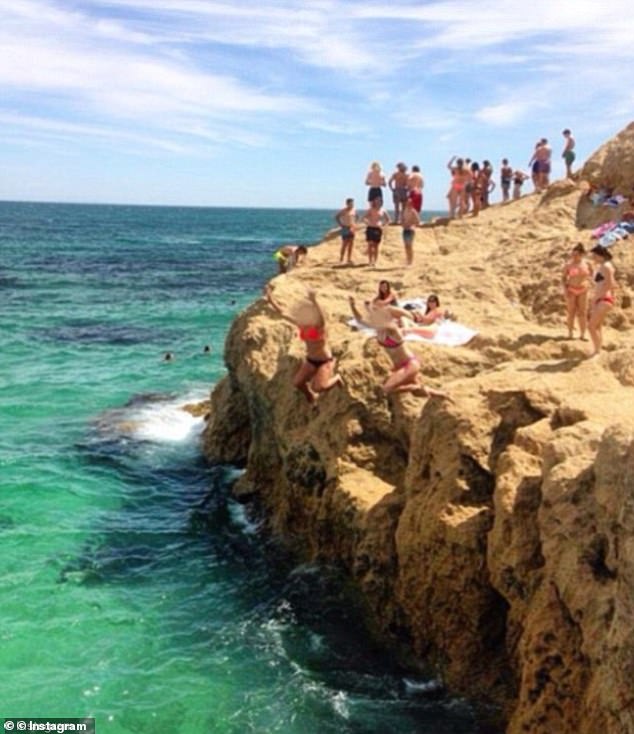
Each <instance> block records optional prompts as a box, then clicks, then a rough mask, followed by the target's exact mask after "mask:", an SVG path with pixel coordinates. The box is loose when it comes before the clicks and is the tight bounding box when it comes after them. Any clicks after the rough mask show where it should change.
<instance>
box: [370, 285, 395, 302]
mask: <svg viewBox="0 0 634 734" xmlns="http://www.w3.org/2000/svg"><path fill="white" fill-rule="evenodd" d="M372 305H373V306H398V299H397V297H396V294H395V293H393V292H392V286H391V285H390V282H389V280H380V281H379V290H378V292H377V294H376V296H374V298H373V299H372Z"/></svg>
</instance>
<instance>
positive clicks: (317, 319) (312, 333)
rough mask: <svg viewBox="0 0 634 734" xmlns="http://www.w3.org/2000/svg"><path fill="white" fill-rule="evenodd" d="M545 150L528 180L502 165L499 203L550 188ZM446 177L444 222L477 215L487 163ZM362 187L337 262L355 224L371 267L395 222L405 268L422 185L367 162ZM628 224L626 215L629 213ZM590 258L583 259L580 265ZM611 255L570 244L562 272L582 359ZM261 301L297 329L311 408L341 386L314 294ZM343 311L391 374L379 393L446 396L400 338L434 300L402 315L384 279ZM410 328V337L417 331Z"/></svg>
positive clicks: (487, 189) (596, 334)
mask: <svg viewBox="0 0 634 734" xmlns="http://www.w3.org/2000/svg"><path fill="white" fill-rule="evenodd" d="M563 135H564V138H565V146H564V150H563V152H562V157H563V158H564V161H565V164H566V174H567V175H568V176H571V175H572V170H571V166H572V163H573V162H574V160H575V152H574V148H575V141H574V138H573V137H572V134H571V132H570V130H568V129H566V130H564V131H563ZM551 158H552V150H551V148H550V146H549V145H548V141H547V139H545V138H541V139H540V140H539V141H538V142H537V144H536V145H535V149H534V152H533V155H532V157H531V159H530V161H529V166H530V167H531V175H530V176H529V175H528V174H526V173H524V172H523V171H518V170H513V168H512V167H511V166H510V165H509V164H508V160H507V159H503V161H502V167H501V169H500V188H501V191H502V201H503V202H506V201H509V199H510V198H511V193H510V189H511V185H512V186H513V198H514V199H517V198H519V197H520V195H521V186H522V184H523V183H524V181H525V180H527V179H528V178H532V180H533V185H534V187H535V190H536V191H542V190H544V189H545V188H546V187H548V185H549V183H550V178H549V177H550V172H551ZM447 167H448V169H449V170H450V172H451V185H450V189H449V192H448V193H447V198H448V200H449V214H450V217H454V216H458V217H460V216H464V215H465V214H467V213H468V212H469V211H471V213H472V215H473V216H477V215H478V214H479V212H480V210H481V209H482V208H486V207H487V206H488V205H489V195H490V193H491V192H492V191H493V190H494V189H495V183H494V182H493V180H492V175H493V167H492V166H491V164H490V163H489V161H483V163H482V165H481V166H480V165H479V164H478V163H477V162H471V161H469V159H462V158H458V157H456V156H454V157H452V158H451V160H450V161H449V163H448V164H447ZM365 182H366V185H367V186H368V195H367V199H368V208H367V210H366V212H365V213H364V215H363V216H362V217H361V218H359V217H358V215H357V212H356V209H355V205H354V199H352V198H348V199H346V202H345V206H344V207H343V208H342V209H340V210H339V211H338V212H337V213H336V214H335V220H336V222H337V225H338V227H339V233H340V236H341V250H340V258H339V262H340V264H352V263H353V261H352V251H353V245H354V239H355V233H356V229H357V226H358V224H359V223H360V222H362V223H363V224H365V225H366V231H365V234H366V242H367V256H368V264H369V265H371V266H372V265H375V264H376V262H377V258H378V252H379V245H380V243H381V240H382V234H383V227H385V226H386V225H388V224H391V223H394V224H400V225H401V227H402V232H403V235H402V236H403V244H404V247H405V257H406V265H407V266H411V265H412V263H413V242H414V237H415V227H417V226H420V225H421V219H420V211H421V208H422V203H423V187H424V180H423V176H422V174H421V172H420V168H419V167H418V166H412V170H411V172H408V167H407V165H406V164H405V163H402V162H400V163H398V164H397V165H396V169H395V171H394V173H393V174H392V175H391V176H390V177H389V179H386V177H385V176H384V174H383V172H382V169H381V166H380V164H379V163H378V162H376V161H374V162H373V163H372V164H371V165H370V168H369V171H368V173H367V176H366V179H365ZM386 186H387V187H388V188H389V189H390V191H391V192H392V199H393V202H394V219H392V218H391V217H390V215H389V213H388V212H387V211H386V210H385V209H384V207H383V188H384V187H386ZM632 218H633V220H634V214H633V215H632ZM306 254H307V249H306V248H305V247H303V246H290V245H289V246H285V247H282V248H280V249H279V250H278V251H277V253H276V255H275V257H276V260H277V261H278V265H279V268H280V272H287V270H288V269H290V268H291V267H293V266H295V265H297V264H299V263H300V262H301V261H302V259H303V258H304V257H305V256H306ZM588 255H589V256H590V260H589V259H588ZM611 260H612V254H611V252H610V250H609V249H608V248H607V247H605V246H604V245H602V244H596V245H595V246H594V247H592V249H591V250H590V252H589V253H587V252H586V249H585V248H584V246H583V245H582V244H581V243H578V244H576V245H575V246H574V247H573V248H572V251H571V252H570V254H569V256H568V259H567V261H566V264H565V266H564V267H563V273H562V286H563V291H564V297H565V306H566V323H567V328H568V337H569V338H571V339H572V338H573V336H574V327H575V322H578V324H579V331H580V338H581V339H582V340H585V339H586V331H587V332H588V333H589V335H590V340H591V343H592V351H591V352H590V354H589V356H590V357H595V356H597V355H598V354H599V353H600V350H601V347H602V342H603V337H602V326H603V323H604V321H605V318H606V316H607V314H608V313H609V312H610V310H611V309H612V308H613V307H614V305H615V290H616V288H617V282H616V277H615V271H614V266H613V265H612V262H611ZM266 298H267V300H268V302H269V303H270V305H271V306H272V307H273V308H274V309H275V310H276V311H277V312H278V313H279V314H280V315H281V316H283V317H284V318H285V319H287V320H289V321H291V322H292V323H293V324H295V325H296V326H297V327H298V333H299V337H300V339H301V340H302V341H303V342H304V344H305V348H306V359H305V361H304V363H303V364H302V365H301V367H300V369H299V370H298V372H297V374H296V376H295V378H294V382H293V384H294V386H295V387H296V388H297V389H299V390H300V391H301V392H302V393H303V394H304V396H305V397H306V399H307V400H308V402H310V403H315V401H316V399H317V397H318V395H319V394H320V393H322V392H325V391H327V390H330V389H331V388H333V387H335V386H336V385H340V384H342V383H343V379H342V377H341V376H340V375H337V374H335V362H334V357H333V355H332V351H331V349H330V347H329V344H328V335H327V324H326V317H325V314H324V311H323V309H322V308H321V306H320V304H319V301H318V299H317V296H316V294H315V293H314V292H310V293H309V297H308V303H304V304H303V306H302V307H301V308H299V307H298V308H295V309H288V308H286V307H285V306H283V305H282V304H281V303H279V301H278V300H277V299H276V298H275V297H274V294H273V290H272V289H271V287H270V286H268V287H267V289H266ZM349 301H350V308H351V311H352V313H353V315H354V317H355V319H356V321H357V323H358V324H360V325H362V326H367V327H370V328H372V329H373V330H374V332H375V335H376V339H377V341H378V343H379V344H380V345H381V346H382V347H383V348H384V349H385V352H386V354H387V355H388V356H389V357H390V359H391V361H392V365H393V370H392V373H391V374H390V376H389V377H388V378H387V379H386V380H385V382H384V383H383V385H382V388H383V391H384V393H385V394H386V395H389V394H391V393H395V392H413V393H416V394H422V395H426V396H429V397H443V398H445V397H447V394H446V393H445V392H444V391H442V390H436V389H433V388H430V387H426V386H424V385H422V384H421V382H420V369H421V365H420V362H419V360H418V358H417V357H416V355H415V354H413V352H412V351H411V350H410V349H409V348H408V346H407V345H406V344H405V339H406V337H407V336H408V334H417V335H418V332H420V331H421V329H422V330H429V328H433V326H434V324H435V322H436V321H437V320H438V319H439V318H440V314H441V313H443V314H444V315H445V316H446V315H447V314H446V313H444V312H441V310H440V302H439V299H438V297H437V296H434V295H432V296H430V297H429V299H428V301H427V308H426V310H425V311H424V312H421V313H418V314H416V313H412V312H405V311H403V309H401V308H400V307H399V306H398V304H397V303H396V299H395V296H394V294H393V293H392V292H391V289H390V285H389V283H388V282H387V281H381V282H380V285H379V292H378V294H377V296H376V297H375V298H374V299H373V300H372V301H366V302H365V304H364V307H365V311H364V312H362V311H361V310H360V309H359V307H358V305H357V303H356V301H355V300H354V298H352V297H350V299H349ZM417 330H418V331H417Z"/></svg>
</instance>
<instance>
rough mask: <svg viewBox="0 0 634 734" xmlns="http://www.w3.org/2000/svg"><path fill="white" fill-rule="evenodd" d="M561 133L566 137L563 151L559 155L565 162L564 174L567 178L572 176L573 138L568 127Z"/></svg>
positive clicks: (573, 158) (574, 156)
mask: <svg viewBox="0 0 634 734" xmlns="http://www.w3.org/2000/svg"><path fill="white" fill-rule="evenodd" d="M562 135H563V136H564V138H565V139H566V144H565V145H564V152H563V153H562V154H561V157H562V158H563V159H564V162H565V164H566V176H567V177H568V178H571V177H572V164H573V163H574V160H575V158H576V155H575V139H574V138H573V137H572V133H571V132H570V130H568V128H566V129H565V130H564V131H563V133H562Z"/></svg>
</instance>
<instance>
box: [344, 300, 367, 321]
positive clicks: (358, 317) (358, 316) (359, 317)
mask: <svg viewBox="0 0 634 734" xmlns="http://www.w3.org/2000/svg"><path fill="white" fill-rule="evenodd" d="M348 303H349V304H350V308H351V309H352V313H353V315H354V317H355V319H356V320H357V321H358V322H359V323H360V324H361V325H362V326H370V324H368V323H367V322H366V321H364V320H363V316H362V315H361V312H360V311H359V309H358V308H357V304H356V302H355V300H354V298H353V297H352V296H349V298H348Z"/></svg>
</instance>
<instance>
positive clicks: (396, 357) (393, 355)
mask: <svg viewBox="0 0 634 734" xmlns="http://www.w3.org/2000/svg"><path fill="white" fill-rule="evenodd" d="M349 302H350V308H351V309H352V313H353V314H354V317H355V318H356V320H357V321H358V322H359V323H360V324H362V325H364V326H368V327H370V328H372V329H376V340H377V341H378V343H379V344H380V345H381V346H382V347H383V348H384V349H385V352H386V354H387V355H388V357H389V358H390V360H391V361H392V365H393V367H392V374H391V375H390V376H389V377H388V378H387V380H386V381H385V382H384V383H383V385H382V386H381V388H382V390H383V392H384V393H385V395H390V394H391V393H395V392H412V393H418V394H422V395H424V396H426V397H430V398H446V397H448V396H447V393H446V392H443V391H442V390H434V389H433V388H431V387H426V386H425V385H422V384H421V383H420V382H419V373H420V362H419V361H418V358H417V357H416V355H415V354H413V353H412V352H411V351H410V350H409V349H408V347H407V346H406V345H405V342H404V340H403V333H402V332H401V330H400V328H399V326H398V321H397V320H396V318H395V317H394V316H393V314H392V313H391V307H390V306H379V307H373V306H369V307H366V312H367V315H366V316H365V317H364V316H362V315H361V313H360V312H359V310H358V309H357V306H356V303H355V300H354V298H353V297H352V296H350V298H349Z"/></svg>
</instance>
